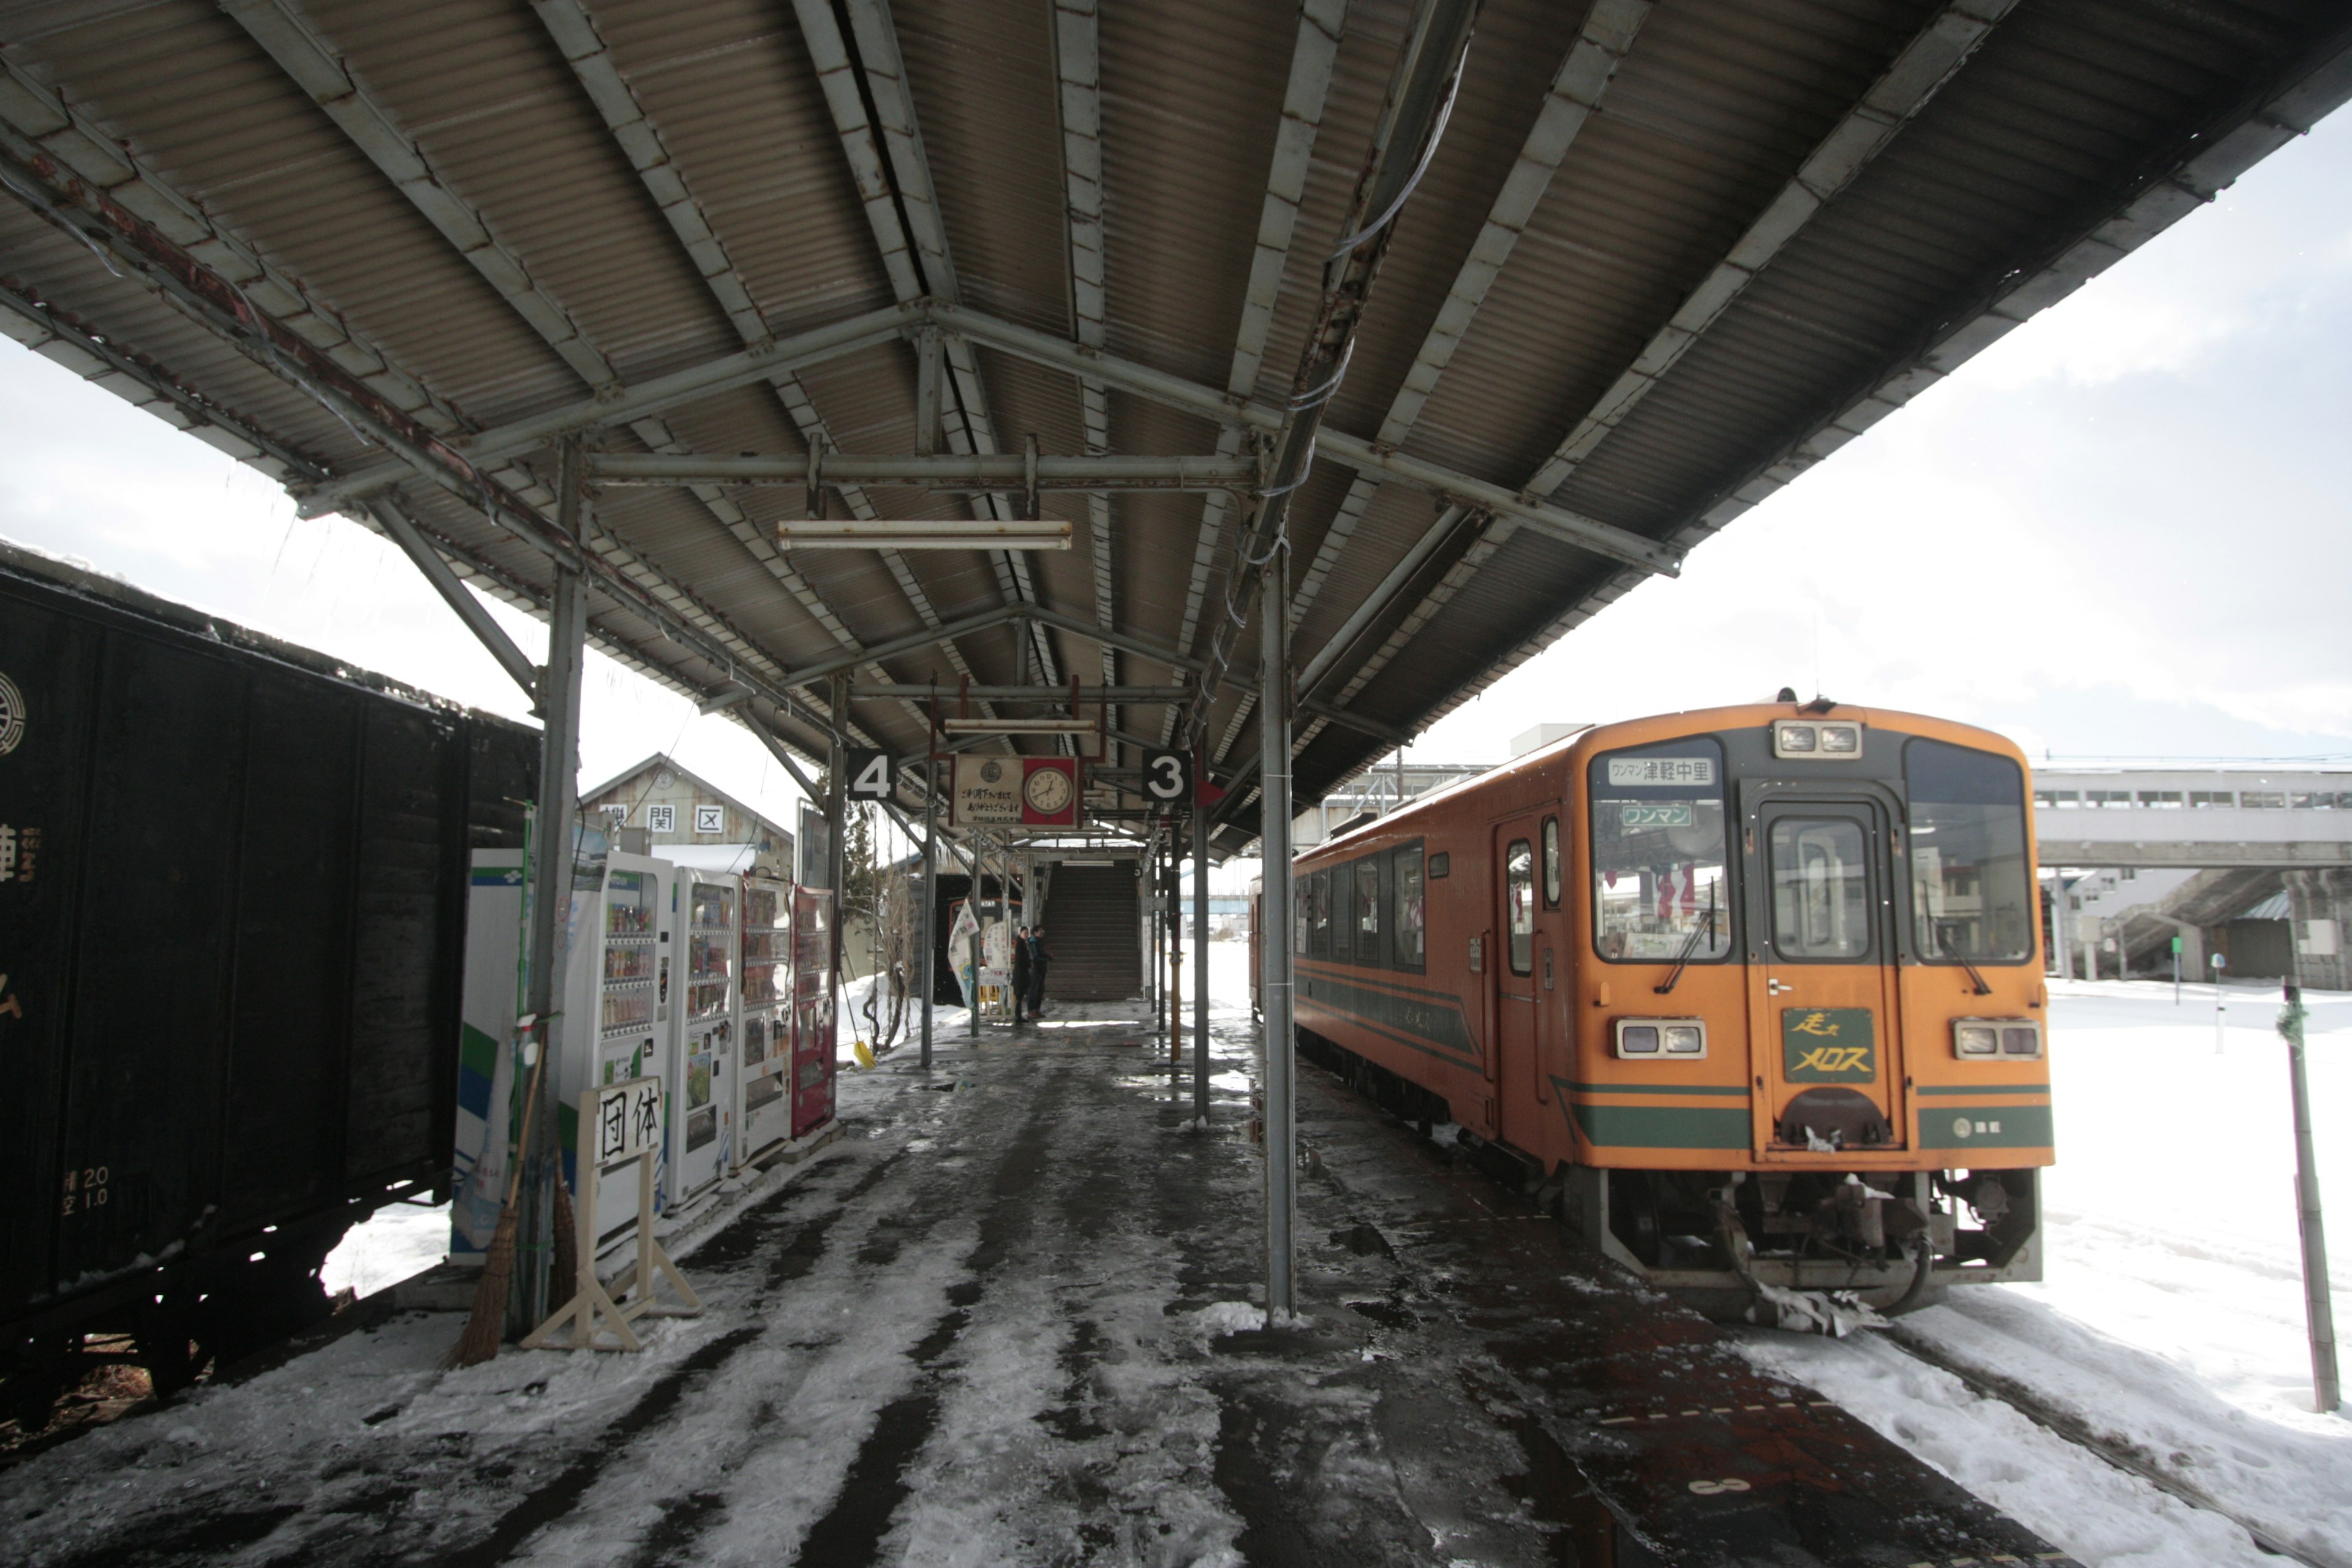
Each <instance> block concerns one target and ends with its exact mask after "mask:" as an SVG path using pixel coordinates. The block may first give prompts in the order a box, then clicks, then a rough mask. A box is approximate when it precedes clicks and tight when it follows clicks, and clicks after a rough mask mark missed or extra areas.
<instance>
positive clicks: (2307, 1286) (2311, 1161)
mask: <svg viewBox="0 0 2352 1568" xmlns="http://www.w3.org/2000/svg"><path fill="white" fill-rule="evenodd" d="M2304 1017H2305V1013H2304V1010H2303V987H2302V986H2300V985H2297V984H2293V983H2291V982H2290V983H2289V984H2288V985H2287V988H2286V1011H2284V1013H2281V1014H2280V1015H2279V1022H2278V1029H2279V1033H2280V1034H2281V1035H2283V1036H2284V1037H2285V1038H2286V1064H2287V1089H2288V1093H2289V1094H2290V1095H2292V1096H2293V1098H2294V1208H2295V1222H2296V1226H2297V1228H2298V1229H2299V1230H2300V1231H2301V1233H2302V1239H2303V1315H2304V1324H2305V1330H2306V1331H2307V1332H2308V1333H2309V1335H2310V1338H2311V1389H2312V1396H2313V1400H2314V1403H2315V1407H2316V1408H2317V1409H2318V1411H2319V1413H2320V1414H2321V1415H2333V1414H2335V1411H2336V1406H2337V1405H2340V1404H2342V1403H2343V1397H2344V1390H2343V1384H2341V1383H2340V1382H2339V1381H2338V1380H2337V1378H2336V1307H2335V1303H2334V1301H2333V1300H2330V1298H2329V1295H2328V1289H2327V1231H2326V1226H2325V1225H2323V1224H2322V1223H2321V1218H2320V1212H2319V1166H2318V1164H2317V1163H2316V1161H2315V1157H2314V1155H2313V1152H2312V1136H2311V1085H2310V1080H2309V1079H2308V1078H2307V1077H2306V1076H2305V1068H2304V1059H2303V1021H2304Z"/></svg>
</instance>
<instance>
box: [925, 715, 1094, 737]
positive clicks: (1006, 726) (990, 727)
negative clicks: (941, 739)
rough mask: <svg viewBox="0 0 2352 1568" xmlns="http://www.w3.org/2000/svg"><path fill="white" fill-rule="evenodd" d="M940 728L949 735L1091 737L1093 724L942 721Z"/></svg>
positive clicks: (1018, 721) (1072, 720)
mask: <svg viewBox="0 0 2352 1568" xmlns="http://www.w3.org/2000/svg"><path fill="white" fill-rule="evenodd" d="M940 729H942V730H944V731H947V732H948V733H949V734H950V735H1091V734H1093V733H1094V732H1095V727H1094V722H1093V721H1091V720H1086V719H942V720H940Z"/></svg>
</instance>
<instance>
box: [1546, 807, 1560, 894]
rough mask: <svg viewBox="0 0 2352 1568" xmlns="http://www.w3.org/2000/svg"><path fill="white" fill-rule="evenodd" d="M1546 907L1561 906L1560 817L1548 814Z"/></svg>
mask: <svg viewBox="0 0 2352 1568" xmlns="http://www.w3.org/2000/svg"><path fill="white" fill-rule="evenodd" d="M1543 863H1544V908H1546V909H1548V910H1556V909H1558V908H1559V817H1557V816H1547V817H1545V818H1544V825H1543Z"/></svg>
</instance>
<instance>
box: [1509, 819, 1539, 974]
mask: <svg viewBox="0 0 2352 1568" xmlns="http://www.w3.org/2000/svg"><path fill="white" fill-rule="evenodd" d="M1503 889H1504V891H1503V897H1504V900H1505V906H1506V907H1505V909H1504V911H1503V912H1504V914H1505V916H1506V918H1507V920H1508V921H1509V924H1510V935H1511V973H1514V974H1526V973H1530V972H1532V971H1533V970H1534V968H1535V960H1536V852H1535V850H1534V848H1533V847H1530V846H1529V845H1528V841H1527V840H1526V839H1524V838H1514V839H1512V840H1511V847H1510V848H1509V849H1507V850H1506V851H1505V852H1504V855H1503Z"/></svg>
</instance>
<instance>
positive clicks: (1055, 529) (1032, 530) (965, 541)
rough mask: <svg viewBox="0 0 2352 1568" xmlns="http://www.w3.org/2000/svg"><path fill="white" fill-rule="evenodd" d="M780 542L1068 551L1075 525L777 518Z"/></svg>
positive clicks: (790, 545) (822, 546)
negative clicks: (783, 519) (779, 521)
mask: <svg viewBox="0 0 2352 1568" xmlns="http://www.w3.org/2000/svg"><path fill="white" fill-rule="evenodd" d="M776 542H777V543H779V544H780V545H782V547H783V548H784V549H786V550H1067V549H1068V548H1069V547H1070V525H1069V524H1068V523H1067V522H1066V521H1055V519H1052V518H1045V519H1044V520H1042V521H1036V522H997V521H992V520H985V519H981V518H945V519H930V520H927V521H906V522H902V521H893V520H888V519H880V518H863V517H853V518H844V519H840V520H838V521H835V520H826V521H814V520H811V521H801V522H782V523H778V524H777V525H776Z"/></svg>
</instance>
